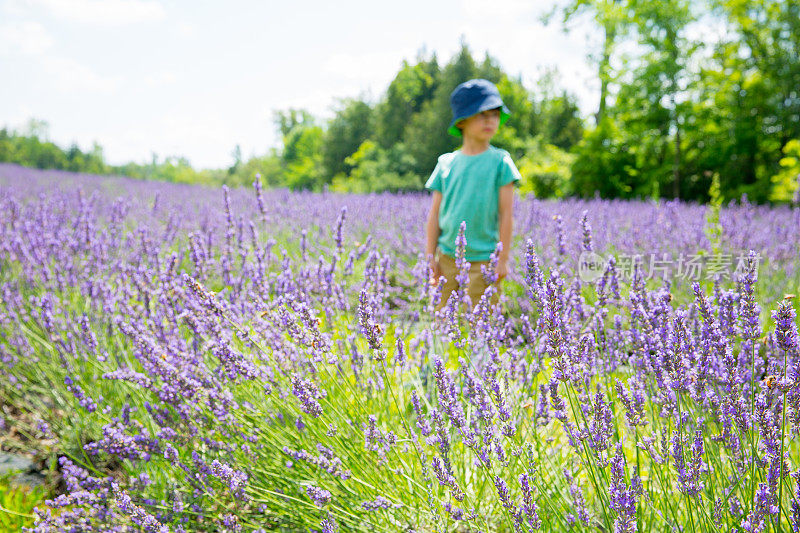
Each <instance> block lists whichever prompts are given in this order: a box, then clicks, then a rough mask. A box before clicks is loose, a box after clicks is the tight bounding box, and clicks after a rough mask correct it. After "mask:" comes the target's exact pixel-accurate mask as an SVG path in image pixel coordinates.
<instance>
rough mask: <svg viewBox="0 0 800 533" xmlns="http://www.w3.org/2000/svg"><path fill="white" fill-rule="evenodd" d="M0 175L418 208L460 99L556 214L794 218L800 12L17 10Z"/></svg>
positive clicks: (653, 3)
mask: <svg viewBox="0 0 800 533" xmlns="http://www.w3.org/2000/svg"><path fill="white" fill-rule="evenodd" d="M0 77H1V78H2V79H3V80H4V83H2V84H0V127H1V128H2V129H0V161H3V162H11V163H17V164H21V165H24V166H30V167H37V168H55V169H64V170H72V171H76V172H84V173H92V174H121V175H126V176H130V177H134V178H140V179H145V180H161V181H172V182H182V183H199V184H204V185H211V186H218V185H222V184H227V185H229V186H243V185H248V186H249V185H251V184H252V182H253V180H254V179H255V177H256V175H257V174H260V176H261V180H262V182H263V183H264V185H266V186H269V187H286V188H291V189H310V190H314V191H320V190H329V191H337V192H379V191H387V190H388V191H416V190H421V189H422V185H423V183H424V181H425V179H426V178H427V176H428V175H429V173H430V171H431V170H432V169H433V167H434V165H435V164H436V158H437V156H438V155H439V154H441V153H443V152H446V151H449V150H452V149H453V148H455V147H456V146H457V143H458V141H457V140H456V139H455V138H452V137H449V136H448V135H447V133H446V131H445V129H446V126H447V124H448V123H449V121H450V118H451V114H450V107H449V95H450V92H451V91H452V89H453V88H454V87H455V86H456V85H457V84H458V83H460V82H462V81H465V80H467V79H469V78H474V77H483V78H487V79H489V80H491V81H493V82H495V83H496V84H497V85H498V87H499V89H500V92H501V93H502V95H503V98H504V101H505V102H506V104H507V105H508V107H509V108H510V109H511V111H512V118H511V120H510V121H509V122H508V123H507V124H506V125H505V126H503V127H502V128H501V130H500V132H499V133H498V135H497V136H496V137H495V140H494V144H495V145H496V146H499V147H502V148H505V149H507V150H509V151H510V152H511V154H512V156H513V157H514V160H515V162H516V163H517V166H518V167H519V168H520V171H521V173H522V175H523V177H524V180H523V181H522V183H521V186H520V192H521V193H522V194H535V195H536V196H538V197H540V198H549V197H553V198H563V197H568V196H582V197H593V196H600V197H604V198H681V199H684V200H689V201H699V202H705V201H708V200H709V198H711V197H714V198H716V199H719V200H735V199H740V198H741V197H742V195H747V197H748V198H749V200H750V201H756V202H792V201H795V202H796V201H797V200H798V180H799V179H800V93H798V91H799V90H800V89H798V87H800V7H798V4H797V3H796V2H793V1H789V0H701V1H694V2H689V1H687V0H673V1H660V0H618V1H617V0H572V1H567V2H558V3H554V2H545V1H538V0H537V1H520V0H496V1H493V2H480V1H477V0H458V1H456V0H446V1H441V2H423V1H409V2H403V3H402V5H400V4H399V3H385V4H384V3H379V2H356V1H350V2H348V1H343V2H336V3H331V2H321V1H319V2H316V1H298V2H293V3H291V5H289V3H287V2H243V1H231V2H224V3H223V2H215V3H211V2H203V3H198V2H188V1H187V2H180V1H169V2H168V1H165V0H106V1H98V0H3V1H0Z"/></svg>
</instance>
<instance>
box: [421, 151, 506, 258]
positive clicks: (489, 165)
mask: <svg viewBox="0 0 800 533" xmlns="http://www.w3.org/2000/svg"><path fill="white" fill-rule="evenodd" d="M519 179H520V174H519V171H518V170H517V167H516V166H515V165H514V161H512V160H511V155H509V153H508V152H506V151H505V150H502V149H500V148H495V147H494V146H489V149H488V150H486V151H484V152H481V153H480V154H477V155H464V154H462V153H461V150H456V151H455V152H450V153H448V154H443V155H441V156H439V161H438V162H437V163H436V168H435V169H433V173H432V174H431V177H430V178H428V181H427V183H425V188H426V189H430V190H433V191H439V192H441V193H442V204H441V206H440V207H439V228H440V229H441V233H440V235H439V249H440V250H441V251H442V253H445V254H447V255H449V256H455V242H456V237H457V236H458V228H459V226H460V225H461V222H462V221H465V222H466V223H467V232H466V237H467V249H466V259H467V261H488V260H489V256H490V255H491V254H492V252H494V248H495V246H496V245H497V242H498V241H499V240H500V231H499V221H498V210H497V203H498V198H499V190H500V187H502V186H504V185H508V184H509V183H511V182H514V181H517V180H519Z"/></svg>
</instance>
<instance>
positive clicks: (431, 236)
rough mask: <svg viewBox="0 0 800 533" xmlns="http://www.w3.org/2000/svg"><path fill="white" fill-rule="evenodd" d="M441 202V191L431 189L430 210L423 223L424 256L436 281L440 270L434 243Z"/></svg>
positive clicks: (439, 231) (436, 237)
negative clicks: (426, 219)
mask: <svg viewBox="0 0 800 533" xmlns="http://www.w3.org/2000/svg"><path fill="white" fill-rule="evenodd" d="M441 204H442V193H441V192H439V191H433V197H432V201H431V210H430V211H429V212H428V222H427V224H425V257H427V258H428V263H429V264H430V266H431V270H432V276H433V278H432V280H431V281H438V280H439V276H441V274H442V272H441V269H440V268H439V263H438V262H437V261H436V244H437V243H438V241H439V234H440V233H441V230H440V228H439V206H440V205H441Z"/></svg>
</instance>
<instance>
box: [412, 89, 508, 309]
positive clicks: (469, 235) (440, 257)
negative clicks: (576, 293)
mask: <svg viewBox="0 0 800 533" xmlns="http://www.w3.org/2000/svg"><path fill="white" fill-rule="evenodd" d="M450 107H451V108H452V110H453V121H452V122H451V123H450V127H449V128H448V130H447V131H448V133H450V134H451V135H454V136H456V137H461V139H462V144H461V148H460V149H458V150H456V151H455V152H451V153H448V154H443V155H441V156H439V161H438V163H437V164H436V168H435V169H434V170H433V173H432V174H431V177H430V178H429V179H428V182H427V183H426V184H425V188H426V189H430V190H432V191H433V201H432V203H431V209H430V212H429V214H428V222H427V225H426V234H427V238H426V243H425V254H426V256H427V257H428V260H429V261H430V267H431V270H432V274H433V279H432V280H431V282H432V283H435V282H436V280H438V279H439V277H440V276H444V277H445V278H446V279H447V281H446V282H445V285H444V287H443V289H442V299H441V301H440V302H439V305H438V307H437V309H441V308H442V307H443V306H444V304H445V303H446V302H447V299H448V298H449V297H450V294H451V293H452V292H453V291H454V290H455V289H456V288H457V287H458V284H457V282H456V280H455V277H456V274H457V272H456V266H455V258H454V256H455V241H456V236H457V235H458V230H459V226H460V225H461V222H462V221H465V222H466V239H467V247H466V254H465V255H466V260H467V261H469V262H470V264H471V266H470V270H469V286H468V294H469V296H470V299H471V300H472V305H475V304H477V303H478V300H479V299H480V297H481V295H483V292H484V291H485V290H486V289H487V287H488V286H487V284H486V282H485V281H484V279H483V276H482V275H481V265H485V264H487V263H488V261H489V256H490V255H491V254H492V252H494V249H495V246H496V245H497V242H498V241H500V242H501V243H502V244H503V249H502V251H501V252H500V259H499V261H498V264H497V274H498V281H497V286H498V291H499V289H500V287H499V284H500V281H501V280H502V279H503V278H505V276H506V275H507V274H508V255H509V252H510V251H511V229H512V228H511V225H512V218H511V215H512V205H513V201H514V182H515V181H517V180H519V179H520V174H519V171H518V170H517V167H516V166H515V165H514V162H513V161H512V160H511V156H510V155H509V154H508V152H506V151H505V150H501V149H499V148H495V147H494V146H492V145H491V144H489V141H491V139H492V137H493V136H494V134H495V133H497V129H498V128H499V127H500V126H501V125H502V124H503V123H505V121H506V120H508V117H509V111H508V109H507V108H506V106H505V105H503V100H502V99H501V98H500V93H499V92H498V90H497V87H495V86H494V84H492V83H491V82H489V81H487V80H482V79H477V80H470V81H467V82H464V83H462V84H461V85H459V86H458V87H456V88H455V90H454V91H453V92H452V94H451V95H450ZM437 247H438V253H437Z"/></svg>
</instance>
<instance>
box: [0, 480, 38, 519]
mask: <svg viewBox="0 0 800 533" xmlns="http://www.w3.org/2000/svg"><path fill="white" fill-rule="evenodd" d="M11 477H12V476H9V475H6V476H3V477H0V531H22V530H23V528H26V527H31V526H33V515H32V513H33V509H34V508H35V507H37V506H40V505H42V504H43V503H44V499H45V497H46V496H47V493H46V491H45V489H43V488H41V487H33V488H31V487H26V486H21V485H15V484H14V483H13V482H12V481H11Z"/></svg>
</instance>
